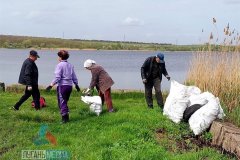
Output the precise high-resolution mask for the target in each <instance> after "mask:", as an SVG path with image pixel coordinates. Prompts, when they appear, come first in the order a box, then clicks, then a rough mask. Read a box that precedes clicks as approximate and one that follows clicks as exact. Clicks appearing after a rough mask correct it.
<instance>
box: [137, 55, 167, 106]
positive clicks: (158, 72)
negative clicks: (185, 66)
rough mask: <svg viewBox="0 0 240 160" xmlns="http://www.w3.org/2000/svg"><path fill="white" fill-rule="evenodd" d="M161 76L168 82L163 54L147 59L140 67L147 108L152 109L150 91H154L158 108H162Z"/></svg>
mask: <svg viewBox="0 0 240 160" xmlns="http://www.w3.org/2000/svg"><path fill="white" fill-rule="evenodd" d="M162 74H163V75H164V76H165V77H166V78H167V79H168V80H170V76H169V75H168V72H167V70H166V67H165V61H164V54H162V53H158V54H157V55H156V56H152V57H148V58H147V59H146V60H145V62H144V63H143V65H142V67H141V76H142V81H143V84H144V86H145V98H146V102H147V105H148V107H149V108H153V98H152V89H153V87H154V89H155V96H156V99H157V103H158V106H159V107H160V108H163V105H164V104H163V97H162V92H161V81H162Z"/></svg>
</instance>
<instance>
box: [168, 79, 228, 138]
mask: <svg viewBox="0 0 240 160" xmlns="http://www.w3.org/2000/svg"><path fill="white" fill-rule="evenodd" d="M194 104H200V105H202V107H201V108H200V109H198V110H197V111H196V112H194V113H193V114H192V115H191V117H190V119H189V121H188V122H189V125H190V129H191V130H192V131H193V133H194V134H195V135H199V134H201V133H202V132H203V131H205V130H206V129H207V128H209V127H210V125H211V124H212V122H213V121H214V120H215V119H216V118H219V119H223V117H224V116H225V114H224V112H223V109H222V107H221V105H220V102H219V99H218V98H217V97H215V96H214V95H213V94H211V93H209V92H203V93H201V90H200V89H199V88H198V87H195V86H185V85H182V84H180V83H178V82H176V81H174V80H171V87H170V93H169V95H168V97H167V99H166V102H165V105H164V109H163V115H167V116H168V117H169V118H170V119H171V120H172V121H173V122H175V123H179V122H180V121H181V120H182V118H183V113H184V111H185V110H186V108H187V107H190V106H192V105H194Z"/></svg>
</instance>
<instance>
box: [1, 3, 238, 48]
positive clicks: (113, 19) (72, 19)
mask: <svg viewBox="0 0 240 160" xmlns="http://www.w3.org/2000/svg"><path fill="white" fill-rule="evenodd" d="M239 8H240V0H0V34H8V35H9V34H10V35H27V36H40V37H57V38H66V39H88V40H93V39H94V40H113V41H124V40H125V41H137V42H156V43H173V44H196V43H204V42H206V41H207V40H208V36H209V35H210V33H211V32H213V34H214V35H216V34H218V35H221V34H222V32H223V28H224V27H225V26H226V25H227V24H228V23H229V25H230V28H231V29H233V28H235V29H236V30H239V31H240V21H239V17H240V10H239ZM213 17H215V18H216V20H217V23H216V25H213V23H212V18H213ZM202 31H203V32H202Z"/></svg>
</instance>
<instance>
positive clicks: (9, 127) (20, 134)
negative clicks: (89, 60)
mask: <svg viewBox="0 0 240 160" xmlns="http://www.w3.org/2000/svg"><path fill="white" fill-rule="evenodd" d="M21 95H22V93H21V92H20V91H19V93H16V92H9V91H8V92H4V93H0V104H1V105H0V117H1V121H0V125H1V127H0V159H3V160H11V159H21V151H22V150H50V149H53V150H66V151H69V152H70V154H71V159H73V160H75V159H84V160H95V159H100V160H110V159H111V160H112V159H117V160H118V159H122V160H125V159H126V160H129V159H134V160H141V159H142V160H145V159H148V160H149V159H150V160H155V159H156V160H188V159H189V160H190V159H213V160H219V159H223V160H224V159H234V158H233V157H228V156H227V155H223V154H221V153H220V151H217V150H215V149H213V148H209V147H198V146H195V144H192V143H191V142H189V141H186V143H187V145H189V146H191V147H190V149H188V150H184V149H182V148H181V147H179V146H178V142H181V141H184V139H183V138H182V137H183V136H186V135H191V134H192V133H191V132H190V130H189V128H188V125H187V124H185V123H181V124H174V123H173V122H171V121H170V120H169V119H168V118H166V117H165V116H163V115H162V113H161V111H160V109H159V108H157V107H155V108H154V109H153V110H149V109H147V107H146V104H145V99H144V95H143V93H141V92H128V93H120V92H118V93H113V103H114V107H115V109H116V110H117V112H115V113H108V112H106V106H104V110H103V113H102V114H101V115H100V116H99V117H97V116H95V115H94V114H93V113H90V112H89V108H88V106H87V105H86V104H84V103H83V102H81V101H80V94H79V93H77V92H73V94H72V96H71V98H70V101H69V106H70V120H71V121H70V123H67V124H64V125H61V124H60V123H59V122H60V113H59V109H58V107H57V100H56V95H55V91H51V92H50V93H46V92H44V91H41V95H42V96H44V97H45V98H46V102H47V107H46V108H43V109H42V110H40V111H35V110H34V109H33V108H31V98H30V99H29V100H28V101H26V102H25V103H24V104H23V105H22V106H21V108H20V110H19V111H13V110H9V107H11V106H13V105H14V103H15V102H16V101H17V100H18V99H19V98H20V97H21ZM43 124H45V125H47V126H48V131H49V132H50V133H51V134H52V135H54V137H55V138H56V139H57V145H56V146H54V145H52V144H44V145H35V144H34V143H33V139H34V137H36V136H37V134H38V132H39V129H40V126H41V125H43ZM160 128H161V129H163V130H164V132H165V134H164V136H161V134H157V132H156V131H157V130H158V129H160ZM208 137H209V136H208Z"/></svg>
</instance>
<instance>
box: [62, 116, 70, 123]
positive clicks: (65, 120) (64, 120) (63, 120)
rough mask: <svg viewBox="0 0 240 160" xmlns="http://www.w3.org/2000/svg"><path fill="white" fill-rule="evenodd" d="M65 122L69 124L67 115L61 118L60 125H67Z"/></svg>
mask: <svg viewBox="0 0 240 160" xmlns="http://www.w3.org/2000/svg"><path fill="white" fill-rule="evenodd" d="M67 122H69V115H68V114H66V115H64V116H62V122H61V123H62V124H63V123H67Z"/></svg>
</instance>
